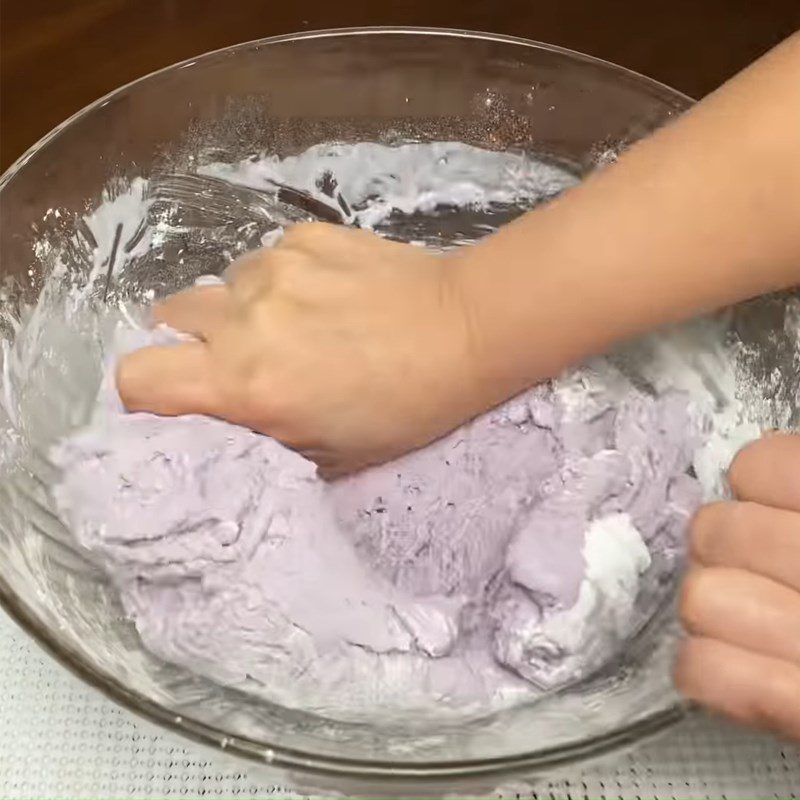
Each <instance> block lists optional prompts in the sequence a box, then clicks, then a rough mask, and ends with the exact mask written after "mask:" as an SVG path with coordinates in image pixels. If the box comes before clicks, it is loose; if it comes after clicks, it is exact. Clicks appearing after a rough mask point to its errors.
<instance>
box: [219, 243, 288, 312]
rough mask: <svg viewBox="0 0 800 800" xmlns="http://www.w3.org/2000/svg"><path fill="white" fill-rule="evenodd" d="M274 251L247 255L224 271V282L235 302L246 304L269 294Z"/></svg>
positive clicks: (268, 250)
mask: <svg viewBox="0 0 800 800" xmlns="http://www.w3.org/2000/svg"><path fill="white" fill-rule="evenodd" d="M275 251H276V248H271V249H267V250H255V251H254V252H252V253H247V254H246V255H243V256H241V257H240V258H237V259H236V261H234V262H233V263H232V264H231V265H230V266H229V267H228V268H227V269H226V270H225V282H226V283H227V284H228V287H229V290H230V292H231V294H232V295H233V297H234V298H235V299H236V300H237V302H239V303H242V304H247V303H250V302H251V301H253V300H254V299H255V298H257V297H259V296H260V295H263V294H266V293H267V292H269V290H270V287H271V286H272V265H273V262H274V260H275Z"/></svg>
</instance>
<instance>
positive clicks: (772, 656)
mask: <svg viewBox="0 0 800 800" xmlns="http://www.w3.org/2000/svg"><path fill="white" fill-rule="evenodd" d="M730 484H731V488H732V489H733V492H734V494H735V497H736V500H734V501H732V502H723V503H716V504H713V505H709V506H706V507H705V508H703V509H701V510H700V513H699V514H698V515H697V517H696V518H695V521H694V523H693V526H692V533H691V539H692V550H691V553H692V560H693V567H692V568H691V569H690V572H689V575H688V576H687V579H686V582H685V584H684V587H683V594H682V599H681V617H682V621H683V624H684V626H685V628H686V630H687V631H688V634H689V635H688V638H687V639H686V640H685V642H684V643H683V646H682V650H681V652H680V655H679V658H678V664H677V672H676V679H677V684H678V687H679V688H680V689H681V690H682V691H683V692H684V693H685V694H686V695H687V696H688V697H689V698H691V699H693V700H696V701H698V702H699V703H702V704H703V705H705V706H708V707H709V708H711V709H714V710H717V711H720V712H722V713H724V714H726V715H728V716H730V717H732V718H733V719H736V720H739V721H741V722H745V723H748V724H750V725H755V726H757V727H761V728H766V729H769V730H772V731H775V732H779V733H782V734H785V735H787V736H790V737H793V738H795V739H800V436H789V435H774V436H769V437H767V438H765V439H762V440H761V441H759V442H756V443H755V444H753V445H750V446H749V447H747V448H745V449H744V450H743V451H742V452H741V453H740V454H739V456H738V457H737V458H736V460H735V462H734V464H733V466H732V468H731V473H730Z"/></svg>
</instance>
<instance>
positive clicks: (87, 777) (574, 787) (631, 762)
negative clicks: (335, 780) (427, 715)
mask: <svg viewBox="0 0 800 800" xmlns="http://www.w3.org/2000/svg"><path fill="white" fill-rule="evenodd" d="M0 681H2V693H0V798H2V800H11V798H14V800H17V799H19V800H22V799H23V798H59V799H63V800H72V798H91V799H92V800H96V798H109V799H110V798H128V797H130V798H161V797H186V798H201V797H203V798H234V797H237V798H254V800H255V798H274V797H299V795H296V794H293V793H292V792H291V791H289V790H288V789H287V788H286V787H280V786H271V785H267V784H264V783H263V781H261V782H260V781H259V779H257V778H255V776H249V775H248V774H247V772H246V770H245V769H244V768H242V769H237V768H235V767H233V768H232V767H231V765H230V762H227V763H226V762H220V761H217V760H215V759H214V757H213V756H209V755H207V754H206V753H205V751H198V750H196V749H194V748H193V747H192V746H191V745H189V744H185V743H183V742H181V741H179V740H177V739H175V738H172V737H171V736H168V735H160V734H158V733H155V732H154V731H153V730H151V729H150V728H148V727H144V726H143V725H142V724H141V723H140V722H139V721H138V720H137V719H136V718H135V717H133V716H131V715H130V714H129V713H127V712H126V711H123V710H122V709H119V708H117V707H116V706H115V705H113V704H112V703H111V702H109V701H108V700H106V699H105V698H103V697H102V696H101V695H99V694H98V693H96V692H95V691H93V690H91V689H89V688H87V687H85V686H84V685H83V684H81V683H80V682H79V681H78V680H77V679H75V678H74V677H72V676H71V675H70V674H69V673H67V672H66V671H65V670H63V669H62V668H61V667H60V666H59V665H58V664H56V663H54V662H53V661H52V660H51V659H50V658H49V657H48V656H46V655H45V654H43V653H42V652H41V651H40V650H39V649H38V647H37V646H36V645H35V644H34V643H33V642H32V641H30V640H29V639H28V638H27V637H26V636H25V635H24V634H23V633H22V632H21V631H20V630H19V629H17V628H16V626H15V625H14V624H13V623H12V622H11V621H10V620H9V619H8V618H7V617H6V616H5V615H3V614H2V612H0ZM521 796H525V797H533V798H538V799H539V800H601V799H605V798H609V799H612V798H613V800H629V798H630V800H661V798H664V800H668V799H673V800H674V799H677V800H693V799H694V798H698V799H699V798H706V799H707V800H724V799H725V798H727V799H728V800H734V798H737V799H738V798H741V800H753V799H754V798H759V800H761V799H762V798H763V799H764V800H766V799H767V798H777V799H778V800H790V798H791V799H795V800H800V750H798V749H795V748H793V747H792V746H790V745H786V744H781V743H778V742H776V741H774V740H772V739H770V738H768V737H765V736H759V735H755V734H752V733H748V732H744V731H740V730H736V729H734V728H732V727H729V726H727V725H724V724H721V723H719V722H715V721H711V720H706V719H696V720H692V721H690V722H687V723H685V724H684V725H683V726H682V727H681V728H680V729H679V730H677V731H674V732H673V733H671V734H670V735H668V736H667V737H665V738H662V739H659V740H658V742H656V743H654V744H651V745H649V746H647V747H644V748H642V749H640V750H638V751H637V752H636V753H633V754H629V755H625V756H624V757H622V758H619V759H617V760H616V761H614V762H609V763H608V764H605V765H603V766H599V767H598V766H593V767H592V768H591V769H589V768H587V769H586V770H584V771H577V772H576V773H575V774H574V775H571V776H569V777H566V778H564V777H561V778H560V779H559V780H558V781H557V782H554V783H550V784H541V785H539V786H537V787H536V793H535V794H533V795H531V794H529V793H526V794H525V795H521Z"/></svg>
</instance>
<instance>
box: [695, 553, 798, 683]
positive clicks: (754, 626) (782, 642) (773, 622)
mask: <svg viewBox="0 0 800 800" xmlns="http://www.w3.org/2000/svg"><path fill="white" fill-rule="evenodd" d="M680 613H681V619H682V621H683V624H684V627H685V628H686V629H687V630H688V631H689V633H691V634H695V635H700V636H704V637H708V638H712V639H718V640H720V641H724V642H727V643H728V644H731V645H735V646H737V647H741V648H743V649H747V650H750V651H753V652H759V653H762V654H764V655H767V656H771V657H773V658H780V659H784V660H786V661H791V662H792V663H794V664H796V665H797V666H798V667H799V668H800V593H798V592H795V591H793V590H792V589H789V588H788V587H786V586H783V585H782V584H780V583H776V582H775V581H772V580H769V579H768V578H764V577H762V576H761V575H754V574H752V573H749V572H744V571H743V570H738V569H730V568H726V567H709V568H700V569H695V570H692V571H691V572H690V573H689V575H688V576H687V578H686V580H685V581H684V585H683V589H682V591H681V602H680Z"/></svg>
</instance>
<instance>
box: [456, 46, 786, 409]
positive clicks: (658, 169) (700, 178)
mask: <svg viewBox="0 0 800 800" xmlns="http://www.w3.org/2000/svg"><path fill="white" fill-rule="evenodd" d="M461 266H462V267H463V280H462V286H463V291H464V292H465V295H466V297H467V303H468V305H469V307H470V311H471V318H472V325H473V327H474V332H475V337H476V340H477V342H478V346H479V347H480V350H481V353H482V358H485V361H486V371H485V383H486V384H490V385H495V386H496V387H497V388H496V392H497V393H498V395H499V396H504V395H506V394H508V393H510V392H512V391H515V390H518V389H521V388H522V387H523V386H525V385H527V384H529V383H530V382H532V381H534V380H537V379H541V378H543V377H548V376H549V375H552V374H555V373H557V372H558V371H560V370H561V369H563V368H564V367H565V366H566V365H568V364H569V363H572V362H574V361H576V360H579V359H581V358H583V357H585V356H588V355H590V354H592V353H594V352H599V351H602V350H604V349H606V348H607V347H609V346H610V345H612V344H613V343H615V342H618V341H620V340H624V339H627V338H629V337H632V336H635V335H637V334H639V333H642V332H644V331H646V330H650V329H653V328H656V327H658V326H661V325H664V324H668V323H672V322H676V321H679V320H681V319H685V318H687V317H690V316H694V315H696V314H699V313H703V312H707V311H710V310H713V309H716V308H719V307H722V306H724V305H727V304H730V303H733V302H737V301H740V300H743V299H746V298H748V297H752V296H755V295H758V294H762V293H764V292H767V291H771V290H776V289H780V288H785V287H787V286H790V285H792V284H794V283H795V282H796V281H797V278H798V276H799V275H800V35H796V36H794V37H793V38H792V39H790V40H788V41H787V42H785V43H784V44H783V45H781V46H780V47H779V48H777V49H776V50H774V51H772V52H771V53H770V54H768V55H767V56H765V57H764V58H763V59H762V60H761V61H759V62H757V63H756V64H754V65H753V66H752V67H750V68H749V69H748V70H746V71H745V72H743V73H741V74H740V75H739V76H737V77H736V78H735V79H734V80H732V81H731V82H729V83H728V84H726V85H725V86H724V87H722V89H720V90H719V91H718V92H716V93H715V94H714V95H712V96H710V97H709V98H707V99H706V100H705V101H703V102H702V103H700V104H698V106H696V107H695V108H694V109H693V110H692V111H691V112H689V113H688V114H686V115H685V116H684V117H682V118H681V119H680V120H678V121H677V122H676V123H674V124H672V125H670V126H668V127H666V128H664V129H662V130H661V131H659V132H658V133H656V134H655V135H653V136H652V137H650V138H649V139H648V140H646V141H644V142H641V143H640V144H638V145H636V146H635V147H633V148H632V149H631V150H630V151H629V152H628V153H626V154H625V155H624V156H623V157H622V158H621V159H620V160H619V162H618V163H617V164H615V165H613V166H611V167H608V168H606V169H604V170H602V171H599V172H597V173H595V174H594V175H593V176H591V177H590V178H589V179H588V180H587V181H585V182H584V183H583V184H582V185H581V186H579V187H577V188H576V189H574V190H572V191H571V192H568V193H567V194H565V195H564V196H563V197H561V198H559V199H558V200H556V201H554V202H553V203H551V204H550V205H548V206H546V207H544V208H542V209H540V210H537V211H534V212H532V213H530V214H529V215H527V216H526V217H523V218H522V219H520V220H518V221H517V222H515V223H513V224H512V225H510V226H508V227H507V228H506V229H504V230H502V231H501V232H499V233H498V234H496V235H495V236H494V237H491V238H490V239H489V240H486V241H485V242H484V243H482V244H481V245H478V246H476V247H475V248H473V249H472V252H471V253H469V254H468V255H467V256H466V257H465V258H464V259H463V264H462V265H461ZM496 399H499V397H498V398H494V397H490V398H488V400H489V401H493V400H496Z"/></svg>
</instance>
